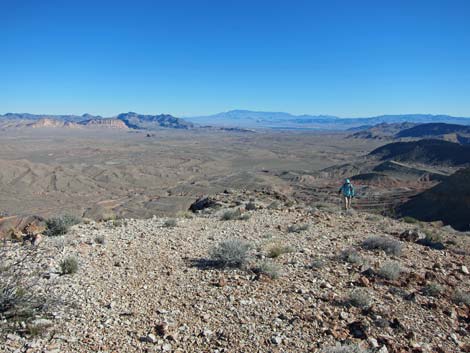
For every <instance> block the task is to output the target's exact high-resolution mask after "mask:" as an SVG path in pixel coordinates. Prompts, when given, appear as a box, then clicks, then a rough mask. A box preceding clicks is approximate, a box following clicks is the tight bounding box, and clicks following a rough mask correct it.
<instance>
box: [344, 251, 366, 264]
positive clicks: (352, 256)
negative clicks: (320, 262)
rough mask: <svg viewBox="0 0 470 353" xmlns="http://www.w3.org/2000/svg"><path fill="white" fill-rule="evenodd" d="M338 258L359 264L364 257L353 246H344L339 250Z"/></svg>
mask: <svg viewBox="0 0 470 353" xmlns="http://www.w3.org/2000/svg"><path fill="white" fill-rule="evenodd" d="M339 257H340V259H341V260H343V261H346V262H349V263H351V264H355V265H361V264H363V263H364V259H363V258H362V256H361V255H360V254H359V252H358V251H357V250H356V249H354V248H346V249H344V250H343V251H341V254H340V255H339Z"/></svg>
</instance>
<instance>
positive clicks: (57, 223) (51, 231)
mask: <svg viewBox="0 0 470 353" xmlns="http://www.w3.org/2000/svg"><path fill="white" fill-rule="evenodd" d="M80 222H81V219H80V218H78V217H75V216H72V215H68V214H65V215H62V216H59V217H53V218H49V219H47V220H46V227H47V229H46V231H45V232H44V234H46V235H48V236H58V235H64V234H67V232H68V231H69V229H70V227H71V226H73V225H75V224H78V223H80Z"/></svg>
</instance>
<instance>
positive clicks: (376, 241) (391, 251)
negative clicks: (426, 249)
mask: <svg viewBox="0 0 470 353" xmlns="http://www.w3.org/2000/svg"><path fill="white" fill-rule="evenodd" d="M362 247H363V248H364V249H367V250H383V251H385V253H386V254H388V255H395V256H399V255H400V254H401V251H402V244H401V243H400V242H399V241H397V240H395V239H391V238H388V237H382V236H373V237H369V238H367V239H366V240H364V241H363V243H362Z"/></svg>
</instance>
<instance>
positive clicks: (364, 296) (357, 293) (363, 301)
mask: <svg viewBox="0 0 470 353" xmlns="http://www.w3.org/2000/svg"><path fill="white" fill-rule="evenodd" d="M348 303H349V304H350V305H352V306H355V307H356V308H361V309H367V308H368V307H370V306H371V304H372V298H371V296H370V294H369V291H367V290H366V289H363V288H357V289H354V290H353V291H351V293H349V298H348Z"/></svg>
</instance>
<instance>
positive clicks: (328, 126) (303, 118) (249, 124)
mask: <svg viewBox="0 0 470 353" xmlns="http://www.w3.org/2000/svg"><path fill="white" fill-rule="evenodd" d="M185 119H186V120H188V121H190V122H193V123H197V124H205V125H212V126H235V127H244V128H268V129H320V130H321V129H323V130H347V129H351V128H355V127H360V126H363V127H364V126H366V127H367V126H369V127H370V126H373V125H377V124H382V123H387V124H393V123H404V122H409V123H432V122H444V123H452V124H462V125H470V118H468V117H454V116H450V115H431V114H402V115H380V116H375V117H363V118H357V117H356V118H339V117H336V116H330V115H293V114H289V113H284V112H260V111H250V110H231V111H228V112H224V113H218V114H214V115H207V116H195V117H185Z"/></svg>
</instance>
